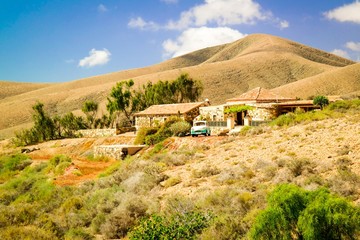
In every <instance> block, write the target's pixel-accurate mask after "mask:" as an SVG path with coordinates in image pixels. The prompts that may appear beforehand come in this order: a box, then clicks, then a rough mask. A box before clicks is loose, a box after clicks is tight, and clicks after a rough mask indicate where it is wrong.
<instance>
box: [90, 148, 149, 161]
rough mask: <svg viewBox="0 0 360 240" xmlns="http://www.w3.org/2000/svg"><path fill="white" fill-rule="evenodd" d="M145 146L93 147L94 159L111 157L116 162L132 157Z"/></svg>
mask: <svg viewBox="0 0 360 240" xmlns="http://www.w3.org/2000/svg"><path fill="white" fill-rule="evenodd" d="M144 147H145V145H100V146H95V147H94V157H101V156H106V157H111V158H114V159H117V160H120V159H124V158H125V157H126V155H134V154H135V153H137V152H138V151H140V150H141V149H142V148H144Z"/></svg>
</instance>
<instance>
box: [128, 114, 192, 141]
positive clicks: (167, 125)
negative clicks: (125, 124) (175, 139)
mask: <svg viewBox="0 0 360 240" xmlns="http://www.w3.org/2000/svg"><path fill="white" fill-rule="evenodd" d="M177 123H179V124H177ZM174 124H175V125H174ZM172 125H174V126H172ZM187 127H188V125H187V124H186V123H184V120H182V119H180V118H178V117H171V118H169V119H167V120H166V121H165V122H164V123H163V124H162V125H161V126H160V128H158V130H157V131H156V133H150V129H149V131H148V130H147V129H144V130H141V131H140V130H139V132H138V135H137V136H136V141H135V143H136V144H143V143H145V144H147V145H155V144H157V143H159V142H161V141H164V140H165V139H166V138H168V137H171V136H173V135H176V134H180V133H183V134H185V133H186V132H188V130H187V129H186V128H187ZM153 131H154V130H152V129H151V132H153ZM173 131H175V132H173Z"/></svg>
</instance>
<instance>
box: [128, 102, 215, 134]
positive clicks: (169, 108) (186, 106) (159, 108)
mask: <svg viewBox="0 0 360 240" xmlns="http://www.w3.org/2000/svg"><path fill="white" fill-rule="evenodd" d="M208 105H210V103H209V101H208V100H205V101H204V102H192V103H177V104H161V105H152V106H150V107H148V108H147V109H145V110H144V111H141V112H138V113H135V114H134V117H135V127H136V129H139V128H141V127H154V126H158V125H159V124H161V123H163V122H165V121H166V119H168V118H170V117H180V118H182V119H184V120H185V121H188V122H189V123H192V121H193V120H194V119H195V117H197V116H198V115H199V114H200V111H199V108H200V107H204V106H208Z"/></svg>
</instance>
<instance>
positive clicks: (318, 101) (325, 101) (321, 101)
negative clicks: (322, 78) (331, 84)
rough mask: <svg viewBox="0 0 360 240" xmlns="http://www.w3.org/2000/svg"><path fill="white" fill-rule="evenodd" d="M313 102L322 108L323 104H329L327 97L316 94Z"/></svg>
mask: <svg viewBox="0 0 360 240" xmlns="http://www.w3.org/2000/svg"><path fill="white" fill-rule="evenodd" d="M313 103H314V105H317V106H320V108H321V109H323V108H324V107H325V106H327V105H329V99H328V98H327V97H325V96H316V97H315V98H314V100H313Z"/></svg>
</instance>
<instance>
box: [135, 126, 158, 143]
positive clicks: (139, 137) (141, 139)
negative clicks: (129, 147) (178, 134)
mask: <svg viewBox="0 0 360 240" xmlns="http://www.w3.org/2000/svg"><path fill="white" fill-rule="evenodd" d="M158 130H159V128H155V127H142V128H140V129H139V131H137V133H136V138H135V141H134V144H144V143H145V138H146V137H147V136H149V135H152V134H155V133H156V132H157V131H158Z"/></svg>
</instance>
